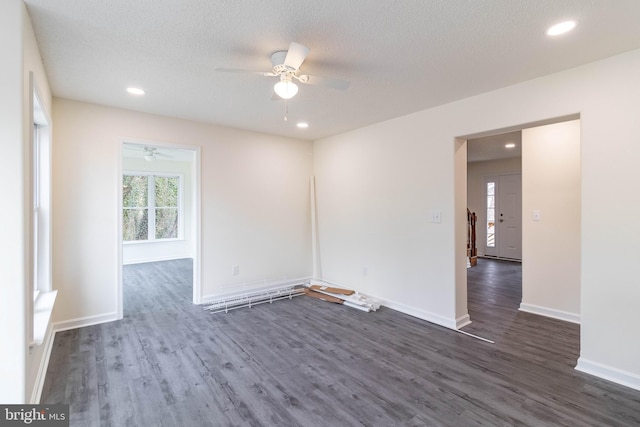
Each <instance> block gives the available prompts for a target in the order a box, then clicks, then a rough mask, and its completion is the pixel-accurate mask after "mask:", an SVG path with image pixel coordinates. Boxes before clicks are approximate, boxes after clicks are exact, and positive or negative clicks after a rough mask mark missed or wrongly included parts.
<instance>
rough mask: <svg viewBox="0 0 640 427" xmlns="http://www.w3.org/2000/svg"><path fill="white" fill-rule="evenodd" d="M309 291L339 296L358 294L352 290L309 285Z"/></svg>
mask: <svg viewBox="0 0 640 427" xmlns="http://www.w3.org/2000/svg"><path fill="white" fill-rule="evenodd" d="M309 289H313V290H314V291H323V292H328V293H330V294H339V295H353V294H355V293H356V291H352V290H351V289H342V288H332V287H330V286H323V285H309Z"/></svg>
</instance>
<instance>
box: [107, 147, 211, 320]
mask: <svg viewBox="0 0 640 427" xmlns="http://www.w3.org/2000/svg"><path fill="white" fill-rule="evenodd" d="M199 165H200V149H199V147H194V146H185V145H172V144H163V143H158V142H146V141H135V140H125V141H122V143H121V156H120V167H119V173H118V178H119V179H118V207H119V209H118V210H119V212H118V215H119V221H118V223H119V232H118V243H119V244H118V248H119V256H118V258H119V272H118V273H119V274H118V295H117V304H116V305H117V309H118V318H119V319H122V318H123V315H124V304H125V302H124V295H125V292H124V290H123V287H124V284H123V276H124V275H123V269H124V268H125V266H126V267H127V268H129V267H130V266H131V268H133V266H134V265H135V264H139V265H140V266H143V265H148V266H153V265H154V264H161V263H164V264H166V265H169V264H171V263H173V264H175V261H176V260H183V261H185V262H188V263H189V265H190V268H189V269H184V271H188V274H189V276H191V277H189V278H188V279H187V282H191V287H192V290H191V292H189V293H190V297H189V298H190V300H191V301H192V302H193V304H199V303H200V300H201V284H200V265H201V264H200V167H199ZM167 263H169V264H167ZM173 264H171V265H173ZM131 268H129V269H131Z"/></svg>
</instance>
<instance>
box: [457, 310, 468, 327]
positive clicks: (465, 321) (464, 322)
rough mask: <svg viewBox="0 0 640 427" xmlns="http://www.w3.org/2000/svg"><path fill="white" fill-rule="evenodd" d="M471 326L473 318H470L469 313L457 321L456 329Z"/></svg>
mask: <svg viewBox="0 0 640 427" xmlns="http://www.w3.org/2000/svg"><path fill="white" fill-rule="evenodd" d="M470 324H471V317H470V316H469V313H467V314H465V315H464V316H460V317H458V318H457V319H456V329H460V328H464V327H465V326H467V325H470Z"/></svg>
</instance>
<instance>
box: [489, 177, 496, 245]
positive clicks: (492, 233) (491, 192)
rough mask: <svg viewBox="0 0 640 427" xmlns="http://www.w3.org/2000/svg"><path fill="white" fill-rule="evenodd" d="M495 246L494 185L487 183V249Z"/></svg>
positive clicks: (493, 183)
mask: <svg viewBox="0 0 640 427" xmlns="http://www.w3.org/2000/svg"><path fill="white" fill-rule="evenodd" d="M495 246H496V183H495V182H493V181H492V182H487V247H489V248H494V247H495Z"/></svg>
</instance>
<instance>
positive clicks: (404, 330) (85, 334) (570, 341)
mask: <svg viewBox="0 0 640 427" xmlns="http://www.w3.org/2000/svg"><path fill="white" fill-rule="evenodd" d="M468 275H469V277H468V295H469V302H468V306H469V312H470V315H471V318H472V321H473V323H472V324H471V325H469V326H467V327H465V330H466V331H468V332H470V333H473V334H476V335H480V336H483V337H486V338H489V339H492V340H494V341H495V344H489V343H486V342H483V341H479V340H476V339H474V338H471V337H468V336H465V335H462V334H459V333H457V332H455V331H451V330H448V329H446V328H442V327H439V326H437V325H433V324H430V323H428V322H424V321H422V320H419V319H416V318H413V317H410V316H407V315H404V314H401V313H398V312H396V311H393V310H390V309H387V308H381V309H380V310H379V311H378V312H376V313H364V312H360V311H358V310H353V309H351V308H348V307H345V306H341V305H336V304H328V303H325V302H323V301H319V300H315V299H312V298H306V297H299V298H294V299H293V300H291V301H278V302H275V303H273V304H263V305H259V306H256V307H253V308H251V309H240V310H236V311H232V312H230V313H228V314H224V313H220V314H212V313H210V312H208V311H205V310H203V308H202V307H199V306H194V305H193V304H192V303H191V293H192V289H191V278H192V264H191V261H190V260H176V261H167V262H160V263H151V264H138V265H130V266H126V267H125V269H124V271H123V278H124V282H125V289H124V300H125V307H124V308H125V318H124V319H123V320H122V321H118V322H111V323H105V324H102V325H95V326H91V327H88V328H82V329H78V330H74V331H66V332H61V333H58V334H56V337H55V341H54V344H53V350H52V354H51V358H50V364H49V368H48V371H47V376H46V379H45V385H44V388H43V395H42V396H43V397H42V402H43V403H69V404H70V406H71V414H70V417H71V425H73V426H92V425H101V426H148V425H153V426H156V425H168V426H174V425H176V426H275V425H282V426H305V427H306V426H392V425H403V426H405V425H406V426H424V425H428V426H453V425H455V426H474V425H478V426H502V425H504V426H514V425H527V426H532V425H534V426H556V425H569V426H581V425H585V426H587V425H589V426H591V425H597V426H630V425H640V393H639V392H636V391H633V390H630V389H628V388H625V387H622V386H618V385H616V384H613V383H610V382H607V381H604V380H601V379H598V378H594V377H591V376H589V375H585V374H582V373H580V372H577V371H576V370H575V369H574V367H575V363H576V360H577V358H578V357H579V354H580V349H579V338H580V329H579V326H578V325H574V324H568V323H566V322H561V321H557V320H554V319H548V318H543V317H540V316H536V315H533V314H530V313H524V312H519V311H518V306H519V303H520V299H521V285H520V281H521V266H520V265H519V264H516V263H510V262H501V261H493V260H479V262H478V266H476V267H473V268H472V269H469V271H468Z"/></svg>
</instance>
